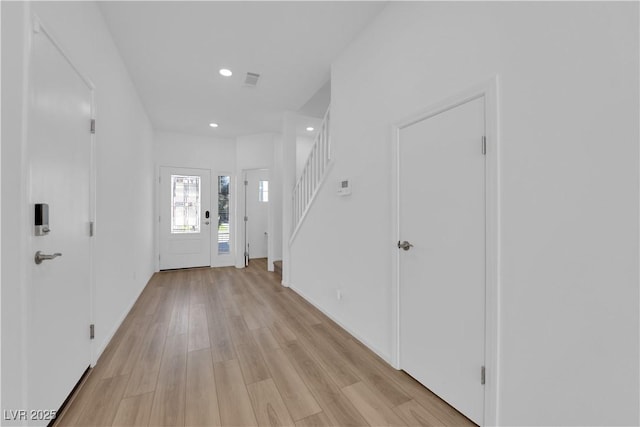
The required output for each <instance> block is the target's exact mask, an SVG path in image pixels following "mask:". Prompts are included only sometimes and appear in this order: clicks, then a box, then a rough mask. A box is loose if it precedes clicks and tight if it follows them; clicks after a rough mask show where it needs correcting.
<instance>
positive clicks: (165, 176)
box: [160, 167, 215, 270]
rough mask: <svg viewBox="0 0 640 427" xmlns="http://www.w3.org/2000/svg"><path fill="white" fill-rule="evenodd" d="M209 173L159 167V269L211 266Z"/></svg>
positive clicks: (189, 169) (206, 171) (211, 217)
mask: <svg viewBox="0 0 640 427" xmlns="http://www.w3.org/2000/svg"><path fill="white" fill-rule="evenodd" d="M210 201H211V173H210V171H209V170H206V169H192V168H174V167H161V168H160V270H169V269H173V268H190V267H208V266H210V265H211V227H212V226H211V224H212V222H213V223H214V224H215V220H214V218H213V215H212V214H211V206H210Z"/></svg>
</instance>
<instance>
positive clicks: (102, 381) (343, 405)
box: [57, 260, 473, 426]
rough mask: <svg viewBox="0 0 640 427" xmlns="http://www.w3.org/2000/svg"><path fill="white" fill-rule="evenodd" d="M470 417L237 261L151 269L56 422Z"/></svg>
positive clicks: (442, 420)
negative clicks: (232, 264)
mask: <svg viewBox="0 0 640 427" xmlns="http://www.w3.org/2000/svg"><path fill="white" fill-rule="evenodd" d="M294 423H295V425H296V426H322V425H340V426H347V425H353V426H354V425H363V426H366V425H376V426H378V425H394V426H400V425H427V426H432V425H473V424H472V423H471V422H470V421H468V420H467V419H466V418H464V417H463V416H462V415H460V414H459V413H458V412H457V411H456V410H454V409H453V408H451V407H450V406H449V405H447V404H446V403H444V402H443V401H442V400H440V399H439V398H438V397H436V396H435V395H433V394H432V393H430V392H429V391H428V390H427V389H425V388H424V387H422V386H421V385H420V384H418V383H417V382H416V381H414V380H413V379H412V378H411V377H409V376H408V375H406V374H404V373H403V372H401V371H396V370H394V369H392V368H391V367H390V366H388V365H387V364H386V363H385V362H383V361H382V360H381V359H379V358H378V357H377V356H376V355H375V354H373V353H372V352H371V351H369V350H368V349H367V348H366V347H365V346H363V345H362V344H360V343H359V342H358V341H357V340H355V339H354V338H353V337H351V335H349V334H348V333H347V332H345V331H344V330H343V329H342V328H340V327H339V326H337V325H336V324H335V323H333V322H332V321H331V320H330V319H328V318H327V317H326V316H324V315H323V314H322V313H320V312H319V311H318V310H316V309H315V308H314V307H312V306H311V305H309V304H308V303H307V302H305V301H304V300H303V299H302V298H301V297H299V296H298V295H297V294H296V293H294V292H293V291H291V290H289V289H287V288H284V287H282V286H281V285H280V284H279V277H278V276H277V275H275V274H274V273H270V272H267V271H266V261H265V260H256V261H253V262H252V263H251V265H250V267H249V268H246V269H243V270H239V269H236V268H233V267H227V268H218V269H209V268H202V269H191V270H177V271H167V272H161V273H156V274H155V275H154V276H153V277H152V279H151V280H150V282H149V284H148V285H147V286H146V288H145V290H144V292H143V293H142V295H141V296H140V298H139V299H138V301H137V302H136V304H135V305H134V307H133V308H132V310H131V312H130V313H129V315H128V316H127V317H126V319H125V320H124V322H123V324H122V325H121V327H120V328H119V330H118V331H117V333H116V335H115V336H114V338H113V339H112V340H111V342H110V344H109V345H108V346H107V348H106V350H105V351H104V353H103V355H102V357H101V358H100V360H99V361H98V363H97V365H96V366H95V368H94V369H93V370H92V371H91V372H90V374H89V375H88V377H87V379H86V381H85V384H84V385H83V386H82V388H81V389H80V390H79V391H78V392H77V395H76V396H75V398H74V399H73V401H72V402H71V403H70V404H69V405H68V406H67V409H66V410H65V411H64V412H63V414H62V416H61V417H60V418H59V421H58V422H57V425H60V426H73V425H79V426H90V425H100V426H108V425H114V426H116V425H119V426H124V425H136V426H139V425H151V426H160V425H166V426H183V425H187V426H189V425H191V426H196V425H197V426H206V425H222V426H230V425H235V426H240V425H244V426H255V425H260V426H264V425H267V426H269V425H271V426H275V425H293V424H294Z"/></svg>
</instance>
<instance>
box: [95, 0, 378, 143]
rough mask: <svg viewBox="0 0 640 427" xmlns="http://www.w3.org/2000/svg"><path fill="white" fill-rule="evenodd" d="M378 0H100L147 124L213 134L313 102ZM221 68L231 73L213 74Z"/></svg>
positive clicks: (273, 119) (245, 129)
mask: <svg viewBox="0 0 640 427" xmlns="http://www.w3.org/2000/svg"><path fill="white" fill-rule="evenodd" d="M384 6H385V3H384V2H361V1H337V2H268V1H267V2H262V1H260V2H213V1H211V2H204V1H199V2H198V1H196V2H187V1H173V2H164V1H149V2H147V1H142V2H100V8H101V10H102V13H103V15H104V18H105V20H106V22H107V25H108V26H109V29H110V30H111V33H112V34H113V38H114V40H115V42H116V45H117V46H118V49H119V50H120V53H121V55H122V57H123V59H124V62H125V64H126V66H127V68H128V69H129V72H130V73H131V77H132V78H133V81H134V83H135V85H136V87H137V90H138V93H139V94H140V97H141V98H142V102H143V104H144V106H145V108H146V110H147V113H148V114H149V118H150V119H151V121H152V123H153V125H154V127H155V128H156V129H160V130H169V131H175V132H185V133H192V134H200V135H210V136H219V137H235V136H239V135H247V134H252V133H260V132H279V131H280V130H281V120H282V113H283V112H284V111H286V110H289V111H298V110H299V109H301V108H302V107H303V106H307V107H309V104H308V102H311V104H312V105H315V106H316V109H317V102H316V101H313V100H312V98H313V97H314V94H316V92H318V91H320V95H321V96H320V97H319V98H320V99H326V89H327V86H324V85H325V84H326V83H327V81H328V80H329V77H330V65H331V63H332V62H333V60H334V59H335V58H336V57H337V56H338V55H339V54H340V53H341V52H342V51H343V50H344V49H345V48H346V47H347V46H348V45H349V43H350V42H351V41H352V40H353V39H354V37H355V36H356V35H357V34H358V33H359V32H360V31H361V30H362V29H363V28H364V27H365V26H366V25H367V24H368V23H369V22H370V21H371V20H372V19H373V18H374V17H375V16H376V15H377V14H378V13H379V12H380V11H381V10H382V8H383V7H384ZM223 67H224V68H229V69H231V70H232V71H233V73H234V74H233V76H232V77H229V78H224V77H222V76H220V75H219V74H218V69H220V68H223ZM247 72H254V73H259V74H260V80H259V82H258V85H257V87H255V88H246V87H243V83H244V78H245V75H246V73H247ZM323 86H324V92H323V91H322V90H321V89H323ZM323 97H324V98H323ZM315 98H316V100H317V99H318V96H316V97H315ZM325 102H326V101H325ZM308 113H309V111H305V114H308ZM210 122H216V123H218V124H219V125H220V127H218V128H217V129H212V128H210V127H209V126H208V123H210Z"/></svg>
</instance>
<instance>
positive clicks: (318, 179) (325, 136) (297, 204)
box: [290, 108, 331, 242]
mask: <svg viewBox="0 0 640 427" xmlns="http://www.w3.org/2000/svg"><path fill="white" fill-rule="evenodd" d="M330 109H331V108H329V109H327V112H326V113H325V115H324V119H323V120H322V125H320V129H319V130H318V133H317V135H316V138H315V140H314V141H313V146H312V148H311V152H310V153H309V157H308V158H307V161H306V163H305V165H304V168H303V169H302V173H301V174H300V177H299V178H298V181H297V182H296V186H295V187H294V188H293V221H292V224H293V232H292V233H291V240H290V242H292V241H293V239H294V238H295V236H296V234H297V233H298V230H299V228H300V225H301V224H302V222H303V220H304V218H305V216H306V215H307V212H308V211H309V207H310V206H311V203H312V202H313V200H314V199H315V197H316V194H317V193H318V190H319V189H320V187H321V185H322V181H323V180H324V177H325V175H326V172H327V170H328V167H329V164H330V163H331V138H330V135H329V121H330V113H329V111H330Z"/></svg>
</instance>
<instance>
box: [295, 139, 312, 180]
mask: <svg viewBox="0 0 640 427" xmlns="http://www.w3.org/2000/svg"><path fill="white" fill-rule="evenodd" d="M312 148H313V138H312V137H310V136H300V135H298V136H297V137H296V180H298V179H299V178H300V174H301V173H302V169H303V168H304V165H305V163H306V162H307V159H308V158H309V154H310V153H311V149H312Z"/></svg>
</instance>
